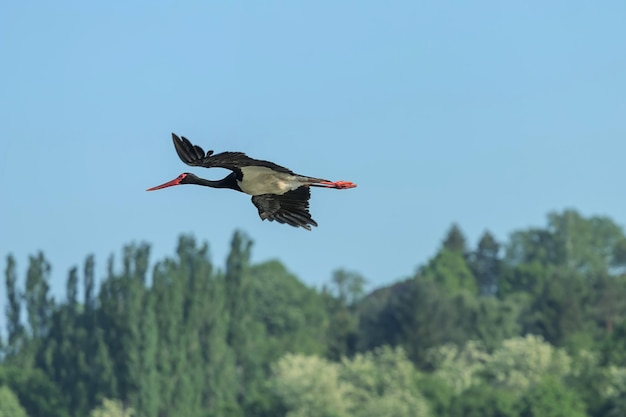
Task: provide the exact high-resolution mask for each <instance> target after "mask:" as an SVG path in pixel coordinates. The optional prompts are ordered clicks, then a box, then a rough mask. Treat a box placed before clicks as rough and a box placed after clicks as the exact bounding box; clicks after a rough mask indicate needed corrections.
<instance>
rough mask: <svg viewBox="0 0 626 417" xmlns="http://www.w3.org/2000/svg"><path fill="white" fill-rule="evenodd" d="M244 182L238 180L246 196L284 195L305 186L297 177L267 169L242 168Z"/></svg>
mask: <svg viewBox="0 0 626 417" xmlns="http://www.w3.org/2000/svg"><path fill="white" fill-rule="evenodd" d="M241 172H242V173H243V180H242V181H239V180H237V185H239V188H241V191H243V192H244V193H246V194H250V195H261V194H279V195H280V194H284V193H286V192H287V191H291V190H295V189H296V188H298V187H300V186H302V185H303V182H302V181H300V180H299V179H298V177H297V176H295V175H291V174H285V173H282V172H275V171H273V170H271V169H270V168H266V167H244V168H241Z"/></svg>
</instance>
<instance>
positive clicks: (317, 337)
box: [250, 261, 328, 363]
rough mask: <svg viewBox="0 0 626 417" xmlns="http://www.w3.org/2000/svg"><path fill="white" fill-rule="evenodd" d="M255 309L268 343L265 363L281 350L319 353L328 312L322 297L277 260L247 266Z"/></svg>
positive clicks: (275, 358)
mask: <svg viewBox="0 0 626 417" xmlns="http://www.w3.org/2000/svg"><path fill="white" fill-rule="evenodd" d="M250 275H251V285H252V291H253V298H254V300H255V308H256V311H254V312H253V315H254V317H256V318H257V319H258V320H259V321H261V322H262V323H263V326H264V328H265V334H266V338H267V343H268V349H267V352H268V355H269V356H268V357H267V358H266V361H268V363H270V362H274V361H275V360H277V359H278V358H279V357H281V356H282V355H283V354H284V353H285V352H291V353H305V354H322V353H324V350H325V345H324V342H325V340H324V336H325V332H326V328H327V323H328V316H327V313H326V310H325V306H324V300H323V297H321V296H320V294H319V293H318V292H317V291H315V290H314V289H313V288H309V287H307V286H305V285H304V284H303V283H302V282H300V281H299V280H298V278H297V277H296V276H294V275H293V274H291V273H290V272H289V271H287V269H286V268H285V266H284V265H283V264H282V263H280V262H279V261H268V262H264V263H261V264H257V265H253V266H251V268H250Z"/></svg>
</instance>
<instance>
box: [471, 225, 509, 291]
mask: <svg viewBox="0 0 626 417" xmlns="http://www.w3.org/2000/svg"><path fill="white" fill-rule="evenodd" d="M499 252H500V245H499V244H498V242H497V241H496V239H495V238H494V237H493V235H492V234H491V233H489V232H485V233H484V234H483V235H482V236H481V238H480V240H479V241H478V247H477V248H476V250H475V251H474V252H473V253H472V254H471V255H470V262H469V264H470V269H471V270H472V272H473V274H474V276H475V277H476V282H477V285H478V291H479V294H480V295H482V296H493V295H496V294H497V292H498V281H499V278H500V275H501V274H502V268H503V263H502V260H501V259H500V257H499V255H498V254H499Z"/></svg>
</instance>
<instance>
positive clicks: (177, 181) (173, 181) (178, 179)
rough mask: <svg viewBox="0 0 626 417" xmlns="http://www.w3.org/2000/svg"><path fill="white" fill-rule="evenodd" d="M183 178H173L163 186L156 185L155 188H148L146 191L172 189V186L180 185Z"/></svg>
mask: <svg viewBox="0 0 626 417" xmlns="http://www.w3.org/2000/svg"><path fill="white" fill-rule="evenodd" d="M183 178H185V177H183V176H179V177H176V178H174V179H173V180H172V181H168V182H166V183H165V184H161V185H157V186H156V187H152V188H148V189H147V190H146V191H154V190H160V189H161V188H167V187H173V186H174V185H180V182H181V181H182V180H183Z"/></svg>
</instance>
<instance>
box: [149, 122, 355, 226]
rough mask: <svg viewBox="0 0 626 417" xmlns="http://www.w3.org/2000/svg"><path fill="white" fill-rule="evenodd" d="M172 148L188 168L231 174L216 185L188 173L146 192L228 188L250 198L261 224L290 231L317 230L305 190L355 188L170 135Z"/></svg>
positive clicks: (214, 182)
mask: <svg viewBox="0 0 626 417" xmlns="http://www.w3.org/2000/svg"><path fill="white" fill-rule="evenodd" d="M172 140H173V141H174V147H175V148H176V152H177V153H178V156H179V157H180V159H181V160H182V161H183V162H184V163H186V164H187V165H191V166H200V167H204V168H225V169H229V170H231V171H232V173H230V174H229V175H227V176H226V177H224V178H223V179H221V180H218V181H212V180H207V179H204V178H200V177H197V176H195V175H194V174H190V173H187V172H186V173H183V174H180V175H179V176H178V177H177V178H175V179H173V180H172V181H169V182H167V183H165V184H162V185H159V186H156V187H152V188H149V189H148V191H152V190H159V189H161V188H166V187H171V186H174V185H181V184H197V185H204V186H207V187H213V188H230V189H233V190H236V191H240V192H243V193H246V194H249V195H251V196H252V203H253V204H254V205H255V206H256V207H257V209H258V211H259V216H260V217H261V219H262V220H266V219H267V220H270V221H274V220H275V221H277V222H279V223H285V224H289V225H291V226H294V227H303V228H305V229H307V230H311V226H317V223H316V222H315V220H313V219H312V218H311V214H310V213H309V198H310V197H311V193H310V190H309V187H324V188H336V189H344V188H353V187H356V184H354V183H351V182H347V181H336V182H331V181H328V180H325V179H321V178H315V177H307V176H304V175H299V174H296V173H294V172H293V171H291V170H289V169H287V168H285V167H283V166H280V165H277V164H275V163H273V162H269V161H263V160H260V159H254V158H250V157H248V156H247V155H246V154H244V153H242V152H222V153H219V154H215V155H214V154H213V151H208V152H206V154H205V152H204V150H203V149H202V148H201V147H199V146H197V145H193V144H192V143H191V142H189V140H187V139H186V138H185V137H181V138H179V137H178V136H176V135H175V134H173V133H172Z"/></svg>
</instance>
